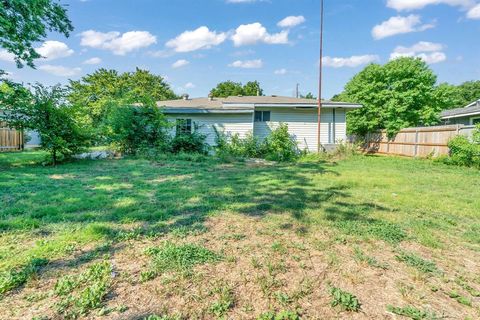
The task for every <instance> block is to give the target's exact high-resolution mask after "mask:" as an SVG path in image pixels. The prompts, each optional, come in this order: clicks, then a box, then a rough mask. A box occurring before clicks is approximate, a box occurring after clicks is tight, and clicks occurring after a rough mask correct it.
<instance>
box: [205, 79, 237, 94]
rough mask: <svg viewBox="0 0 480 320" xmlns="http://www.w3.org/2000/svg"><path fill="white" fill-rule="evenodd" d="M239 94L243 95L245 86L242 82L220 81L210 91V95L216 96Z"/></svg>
mask: <svg viewBox="0 0 480 320" xmlns="http://www.w3.org/2000/svg"><path fill="white" fill-rule="evenodd" d="M239 95H243V86H242V83H241V82H233V81H225V82H220V83H219V84H217V86H216V87H215V88H213V89H212V90H211V91H210V96H212V97H216V98H226V97H229V96H239Z"/></svg>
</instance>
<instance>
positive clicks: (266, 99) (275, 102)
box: [157, 96, 361, 110]
mask: <svg viewBox="0 0 480 320" xmlns="http://www.w3.org/2000/svg"><path fill="white" fill-rule="evenodd" d="M322 103H323V104H324V105H325V106H328V107H336V106H338V107H344V108H359V107H361V105H358V104H354V103H346V102H332V101H323V102H322ZM317 104H318V101H317V100H313V99H302V98H292V97H280V96H238V97H228V98H213V99H209V98H194V99H188V100H185V99H179V100H167V101H158V102H157V105H158V106H159V107H166V108H167V109H175V108H179V109H206V110H208V109H226V110H228V109H235V110H239V109H252V107H254V106H255V105H269V106H290V105H291V106H295V105H300V106H305V105H307V106H312V107H314V106H316V105H317ZM239 105H245V106H239Z"/></svg>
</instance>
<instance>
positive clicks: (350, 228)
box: [0, 152, 480, 319]
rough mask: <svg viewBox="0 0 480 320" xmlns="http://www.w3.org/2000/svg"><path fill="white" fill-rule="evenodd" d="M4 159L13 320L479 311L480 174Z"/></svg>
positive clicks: (2, 237) (0, 248)
mask: <svg viewBox="0 0 480 320" xmlns="http://www.w3.org/2000/svg"><path fill="white" fill-rule="evenodd" d="M42 157H43V154H42V153H40V152H30V153H28V152H27V153H10V154H6V153H5V154H0V204H1V206H0V318H2V319H33V318H35V319H59V318H88V319H93V318H95V319H97V318H98V319H144V318H147V317H149V316H151V315H157V316H158V317H156V318H155V317H153V316H151V317H150V319H218V318H225V319H297V318H298V317H300V318H302V319H409V318H410V319H442V318H449V319H479V318H480V273H479V270H480V172H479V171H478V170H474V169H466V168H460V167H449V166H445V165H442V164H436V163H433V162H432V161H429V160H411V159H402V158H387V157H374V156H355V157H352V158H349V159H347V160H341V161H338V162H321V161H318V160H317V161H313V160H312V161H304V162H301V163H297V164H291V165H281V164H274V165H271V164H257V163H249V162H245V163H221V162H219V161H216V160H214V159H202V158H198V157H193V159H187V158H186V157H185V156H183V157H169V158H165V159H163V160H158V161H155V162H151V161H147V160H142V159H133V158H130V159H129V158H127V159H122V160H102V161H80V162H76V163H70V164H65V165H61V166H58V167H43V166H41V165H40V164H37V162H38V161H41V159H42Z"/></svg>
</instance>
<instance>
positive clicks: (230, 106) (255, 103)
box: [158, 96, 362, 152]
mask: <svg viewBox="0 0 480 320" xmlns="http://www.w3.org/2000/svg"><path fill="white" fill-rule="evenodd" d="M158 106H159V107H162V108H163V110H164V113H165V114H166V115H167V117H168V118H169V119H171V120H172V121H176V123H177V126H176V129H175V130H177V131H178V130H181V131H187V132H192V131H193V130H198V132H200V133H202V134H204V135H206V136H207V139H206V142H207V143H208V144H209V145H211V146H213V145H215V139H216V133H215V130H218V131H220V132H223V133H225V134H226V135H227V136H229V135H234V134H238V135H239V136H240V137H241V138H245V137H246V136H247V134H249V133H253V135H255V136H256V137H258V138H259V139H264V138H265V137H267V136H268V135H269V133H270V132H271V131H272V130H273V129H275V128H276V127H277V126H278V125H279V124H280V123H285V124H287V125H288V129H289V132H290V134H291V135H292V136H293V137H295V139H296V140H297V142H298V145H299V147H300V148H301V149H303V150H307V151H311V152H314V151H316V150H317V145H318V141H317V140H318V139H317V137H318V134H317V129H318V121H317V111H318V101H317V100H312V99H301V98H291V97H280V96H248V97H247V96H233V97H228V98H195V99H189V98H188V96H185V97H184V99H181V100H169V101H160V102H158ZM361 107H362V106H361V105H359V104H354V103H344V102H332V101H324V102H322V109H321V126H320V133H321V141H320V143H321V145H322V146H323V147H327V148H328V147H329V146H332V145H335V144H337V143H339V142H341V141H346V140H347V125H346V115H347V112H349V111H351V110H354V109H358V108H361Z"/></svg>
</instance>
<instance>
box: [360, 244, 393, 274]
mask: <svg viewBox="0 0 480 320" xmlns="http://www.w3.org/2000/svg"><path fill="white" fill-rule="evenodd" d="M354 251H355V259H356V260H357V261H360V262H364V263H366V264H368V265H369V266H371V267H374V268H379V269H383V270H387V269H388V264H386V263H382V262H379V261H378V260H377V259H375V258H374V257H369V256H367V255H366V254H365V253H364V252H363V251H362V250H361V249H360V248H358V247H356V248H355V249H354Z"/></svg>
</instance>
